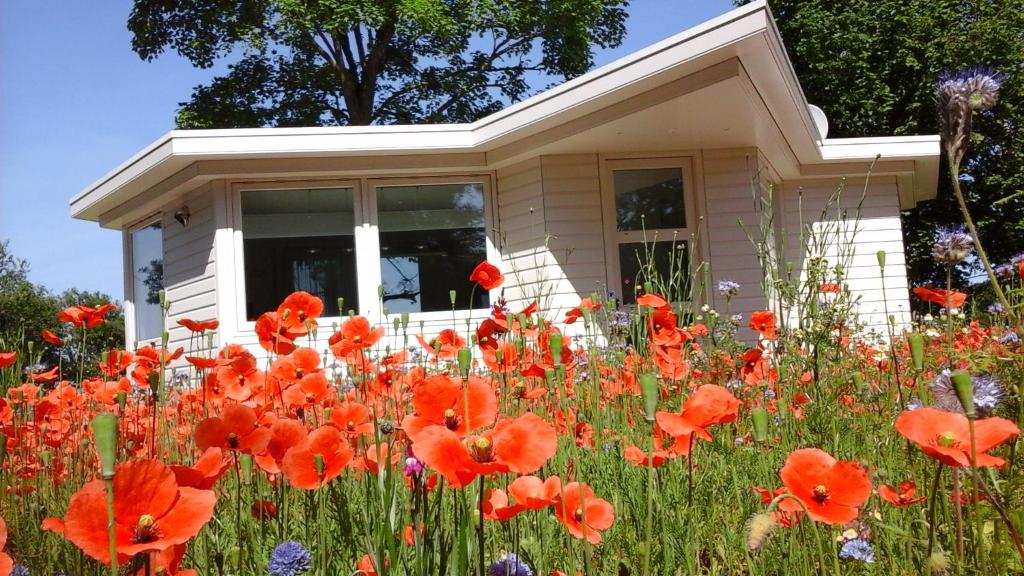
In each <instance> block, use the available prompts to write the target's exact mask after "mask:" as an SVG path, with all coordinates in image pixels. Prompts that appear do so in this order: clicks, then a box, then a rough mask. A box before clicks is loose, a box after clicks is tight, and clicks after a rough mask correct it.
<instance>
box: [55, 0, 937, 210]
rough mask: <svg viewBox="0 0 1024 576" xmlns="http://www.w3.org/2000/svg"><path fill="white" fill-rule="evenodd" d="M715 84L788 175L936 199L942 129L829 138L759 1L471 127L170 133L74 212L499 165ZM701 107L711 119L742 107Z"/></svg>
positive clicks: (708, 143)
mask: <svg viewBox="0 0 1024 576" xmlns="http://www.w3.org/2000/svg"><path fill="white" fill-rule="evenodd" d="M715 84H720V85H723V86H728V89H729V90H731V91H733V92H745V94H746V100H744V102H747V103H754V104H753V106H747V107H754V108H757V109H758V110H760V112H759V114H760V116H759V122H760V123H761V124H762V125H763V126H762V127H760V128H758V127H752V128H749V130H748V133H747V137H748V138H751V137H755V138H756V139H757V142H752V143H750V144H751V145H757V146H759V147H767V148H771V149H773V150H774V151H775V152H774V154H775V155H777V156H779V157H780V159H779V160H777V165H776V168H778V169H779V172H780V173H782V175H783V176H784V177H787V178H788V177H806V176H814V175H818V174H829V173H841V172H842V171H844V170H845V171H848V172H859V173H863V172H864V171H865V167H866V166H868V165H869V164H870V163H872V162H874V161H875V160H876V158H879V157H880V158H881V160H882V161H883V162H885V163H887V166H888V168H886V169H885V170H882V172H883V173H891V174H896V175H897V176H899V178H900V197H901V204H902V205H903V206H904V207H911V206H913V205H914V204H915V203H916V202H917V201H918V200H922V199H927V198H931V197H934V195H935V189H936V183H937V177H938V158H939V138H938V136H909V137H908V136H899V137H879V138H853V139H828V138H827V137H826V134H824V133H823V132H825V131H826V130H827V128H826V127H825V123H824V122H823V117H818V118H816V117H815V114H819V115H820V110H819V111H816V112H812V108H811V107H810V106H809V105H808V103H807V101H806V99H805V97H804V94H803V90H802V89H801V87H800V84H799V82H798V81H797V78H796V74H795V73H794V71H793V67H792V65H791V63H790V61H789V59H788V57H787V55H786V53H785V49H784V48H783V45H782V40H781V37H780V35H779V31H778V29H777V28H776V26H775V22H774V20H773V18H772V16H771V13H770V11H769V9H768V7H767V4H766V3H765V2H764V1H763V0H760V1H756V2H752V3H750V4H747V5H745V6H742V7H740V8H737V9H735V10H732V11H730V12H728V13H726V14H723V15H722V16H719V17H717V18H714V19H712V20H709V21H707V22H705V23H703V24H700V25H698V26H695V27H693V28H690V29H689V30H686V31H684V32H681V33H679V34H677V35H675V36H672V37H670V38H668V39H666V40H663V41H661V42H658V43H656V44H654V45H651V46H649V47H647V48H644V49H642V50H639V51H637V52H634V53H632V54H630V55H628V56H626V57H623V58H620V59H618V60H616V61H614V62H611V63H609V64H607V65H605V66H602V67H600V68H597V69H595V70H593V71H591V72H589V73H587V74H584V75H582V76H580V77H578V78H575V79H573V80H570V81H567V82H565V83H563V84H561V85H559V86H557V87H554V88H551V89H550V90H547V91H545V92H542V93H540V94H537V95H535V96H533V97H531V98H528V99H526V100H523V101H522V102H519V103H516V104H514V105H512V106H509V107H508V108H505V109H503V110H501V111H499V112H496V113H494V114H491V115H490V116H487V117H484V118H481V119H480V120H477V121H476V122H472V123H468V124H429V125H390V126H342V127H315V128H254V129H228V130H172V131H170V132H168V133H166V134H164V135H163V136H161V137H160V138H159V139H157V140H156V141H155V142H153V143H152V144H150V145H149V146H146V147H145V148H143V149H142V150H140V151H139V152H138V153H136V154H135V155H133V156H132V157H131V158H129V159H128V160H126V161H125V162H124V163H122V164H121V165H120V166H118V167H116V168H114V169H113V170H112V171H110V172H109V173H107V174H106V175H105V176H103V177H102V178H100V179H99V180H97V181H96V182H94V183H93V184H91V185H89V186H88V187H86V188H85V189H84V190H82V191H81V192H79V193H78V194H77V195H75V196H74V197H73V198H72V199H71V201H70V208H71V215H72V216H73V217H75V218H80V219H85V220H93V221H98V222H100V223H101V224H102V225H104V226H110V227H121V226H123V225H124V221H123V219H122V218H120V217H118V216H116V215H112V214H115V213H123V210H118V208H119V207H121V206H124V205H125V204H126V203H128V202H134V203H138V202H139V201H140V200H139V197H140V196H141V195H143V194H144V193H149V194H150V195H152V194H153V193H154V191H157V192H159V193H170V192H171V191H174V190H179V191H180V190H181V189H184V188H189V187H195V185H197V184H198V183H201V182H202V181H204V180H210V179H214V178H217V177H228V176H232V175H237V174H236V172H235V171H237V170H238V167H237V164H236V165H233V166H229V164H230V163H231V162H232V161H244V160H258V161H260V162H261V163H264V164H265V163H267V162H275V161H276V162H279V163H282V162H283V163H287V162H293V163H294V162H295V160H296V159H300V158H301V159H306V163H307V164H309V165H312V164H310V162H314V161H316V160H318V159H319V160H321V163H320V164H316V166H317V167H318V168H317V169H319V170H323V166H324V164H323V162H326V161H327V159H341V158H344V157H359V158H366V157H373V156H392V157H394V156H400V157H403V158H406V159H411V158H414V157H422V156H425V155H445V156H446V158H448V159H450V161H451V165H452V166H463V167H478V168H484V167H491V168H493V167H496V166H501V165H504V164H507V163H510V162H513V161H516V160H518V159H520V158H522V157H524V155H525V154H536V153H538V151H543V150H545V146H549V148H547V149H548V150H558V148H557V147H555V148H551V147H550V146H551V144H552V143H553V142H557V141H562V142H565V141H568V140H569V137H570V136H574V135H580V134H583V133H585V131H586V130H588V129H591V128H593V127H594V126H598V125H600V124H602V123H608V122H610V121H611V120H614V119H621V118H623V117H625V116H626V115H628V114H632V113H636V112H637V111H638V110H642V109H645V108H649V107H654V106H655V105H657V104H662V103H668V104H669V105H671V104H672V102H671V98H674V97H678V96H679V95H681V94H686V93H688V92H694V91H697V90H700V89H701V88H705V87H708V86H712V85H715ZM711 107H714V104H711ZM703 112H704V113H703V115H704V116H709V115H711V116H713V117H714V118H718V117H721V118H726V117H728V116H730V115H734V114H735V110H733V111H730V110H718V111H715V110H705V111H703ZM696 119H697V117H696V116H694V117H693V118H691V120H694V123H697V122H696ZM764 126H768V128H765V127H764ZM627 130H628V128H627ZM671 132H673V131H672V130H670V133H671ZM768 132H771V133H772V134H773V136H769V135H766V134H767V133H768ZM619 134H621V132H619ZM694 138H696V140H695V141H697V142H699V143H701V144H702V145H701V146H700V147H713V146H715V145H718V146H725V145H726V144H725V143H726V142H728V140H722V139H721V138H722V137H721V135H714V134H711V135H709V134H707V133H702V134H697V135H696V136H694ZM716 143H717V144H716ZM407 162H409V163H410V164H409V165H410V166H415V164H416V162H415V161H412V160H407ZM775 163H776V161H773V164H775ZM332 165H333V166H337V164H332ZM311 171H312V169H311Z"/></svg>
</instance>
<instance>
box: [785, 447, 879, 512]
mask: <svg viewBox="0 0 1024 576" xmlns="http://www.w3.org/2000/svg"><path fill="white" fill-rule="evenodd" d="M779 477H780V478H782V483H783V485H785V487H786V490H788V491H789V493H790V494H792V495H793V496H795V497H796V498H798V499H799V500H800V501H801V502H803V504H804V506H806V507H807V513H808V515H810V517H811V518H813V519H814V520H817V521H818V522H824V523H826V524H845V523H847V522H849V521H851V520H853V519H855V518H856V517H857V515H858V514H859V512H860V511H859V508H860V506H861V505H863V504H864V502H866V501H867V499H868V497H869V496H871V481H870V480H868V474H867V472H866V471H865V470H864V468H863V467H862V466H861V465H860V464H858V463H856V462H849V461H838V460H836V459H835V458H833V457H832V456H830V455H829V454H828V453H826V452H824V451H823V450H819V449H817V448H802V449H800V450H795V451H793V452H791V453H790V454H789V456H788V457H787V458H786V463H785V465H784V466H783V467H782V470H780V471H779Z"/></svg>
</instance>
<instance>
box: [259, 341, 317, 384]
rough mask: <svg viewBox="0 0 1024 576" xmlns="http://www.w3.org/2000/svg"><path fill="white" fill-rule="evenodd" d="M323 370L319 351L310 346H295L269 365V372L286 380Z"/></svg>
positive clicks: (298, 378)
mask: <svg viewBox="0 0 1024 576" xmlns="http://www.w3.org/2000/svg"><path fill="white" fill-rule="evenodd" d="M321 370H323V368H322V365H321V360H320V353H319V352H317V351H316V350H313V349H312V348H297V349H295V351H293V352H291V353H290V354H288V355H286V356H280V357H278V359H277V360H274V363H273V364H272V365H271V367H270V374H271V375H273V376H275V377H277V378H282V379H284V380H288V381H297V380H301V379H302V378H303V377H305V376H307V375H309V374H313V373H315V372H320V371H321Z"/></svg>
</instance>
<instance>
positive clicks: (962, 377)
mask: <svg viewBox="0 0 1024 576" xmlns="http://www.w3.org/2000/svg"><path fill="white" fill-rule="evenodd" d="M949 379H950V380H951V381H952V382H953V390H955V391H956V397H957V398H958V399H959V400H960V405H961V406H963V407H964V414H966V415H967V417H968V418H974V382H972V381H971V375H970V374H968V373H967V372H966V371H964V370H954V371H953V373H952V374H950V376H949Z"/></svg>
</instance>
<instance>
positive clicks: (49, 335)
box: [42, 330, 64, 346]
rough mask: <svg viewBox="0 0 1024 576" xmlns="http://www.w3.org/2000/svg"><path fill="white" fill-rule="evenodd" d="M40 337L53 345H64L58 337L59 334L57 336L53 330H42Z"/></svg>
mask: <svg viewBox="0 0 1024 576" xmlns="http://www.w3.org/2000/svg"><path fill="white" fill-rule="evenodd" d="M42 337H43V340H44V341H46V342H49V343H50V344H53V345H54V346H63V345H64V341H63V340H61V339H60V336H57V335H56V334H54V333H53V332H51V331H49V330H43V333H42Z"/></svg>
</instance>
